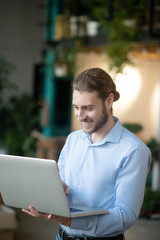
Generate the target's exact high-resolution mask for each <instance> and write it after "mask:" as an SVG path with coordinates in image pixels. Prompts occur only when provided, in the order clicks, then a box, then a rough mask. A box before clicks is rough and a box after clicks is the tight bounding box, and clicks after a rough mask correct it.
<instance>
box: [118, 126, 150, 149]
mask: <svg viewBox="0 0 160 240" xmlns="http://www.w3.org/2000/svg"><path fill="white" fill-rule="evenodd" d="M121 141H122V142H123V144H124V145H126V147H127V146H128V147H129V148H130V149H131V150H133V151H134V150H136V149H141V150H142V151H146V152H148V153H149V152H150V150H149V148H148V147H147V146H146V144H145V143H144V142H143V141H142V140H141V139H140V138H139V137H137V136H136V135H135V134H134V133H132V132H130V131H129V130H127V129H126V128H124V127H123V134H122V138H121Z"/></svg>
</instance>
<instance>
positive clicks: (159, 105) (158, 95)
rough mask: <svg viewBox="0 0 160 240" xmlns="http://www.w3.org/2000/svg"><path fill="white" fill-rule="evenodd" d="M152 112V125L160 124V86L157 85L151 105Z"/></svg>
mask: <svg viewBox="0 0 160 240" xmlns="http://www.w3.org/2000/svg"><path fill="white" fill-rule="evenodd" d="M150 113H151V116H152V118H151V121H152V123H151V125H153V126H155V125H156V126H158V119H159V117H160V116H159V114H160V86H159V84H157V85H156V87H155V89H154V91H153V94H152V97H151V105H150Z"/></svg>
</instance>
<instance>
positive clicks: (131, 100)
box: [72, 52, 160, 141]
mask: <svg viewBox="0 0 160 240" xmlns="http://www.w3.org/2000/svg"><path fill="white" fill-rule="evenodd" d="M134 62H135V66H134V67H129V66H127V67H125V69H124V74H123V75H122V74H118V75H117V76H116V78H115V76H114V75H113V73H111V72H109V74H110V75H111V76H112V78H115V83H116V86H117V90H118V91H119V92H120V95H121V97H120V99H119V100H118V101H117V102H115V103H114V105H113V112H114V115H115V116H117V117H118V118H119V119H120V121H121V123H139V124H141V125H142V127H143V130H142V132H141V133H140V134H141V138H142V140H144V141H148V140H149V139H150V138H153V137H157V132H158V125H159V112H160V111H159V110H160V106H159V104H160V99H159V96H160V86H159V81H160V60H158V59H157V60H149V59H145V60H144V59H136V58H135V59H134ZM90 67H101V68H102V69H104V70H105V71H108V61H107V58H106V56H105V55H104V54H97V53H94V52H91V53H89V54H85V53H80V54H79V55H78V57H77V71H76V74H77V73H79V72H81V71H83V70H85V69H87V68H90ZM72 114H73V113H72ZM72 128H73V130H77V129H80V128H81V124H80V123H79V122H78V121H77V120H76V117H75V116H74V114H73V118H72Z"/></svg>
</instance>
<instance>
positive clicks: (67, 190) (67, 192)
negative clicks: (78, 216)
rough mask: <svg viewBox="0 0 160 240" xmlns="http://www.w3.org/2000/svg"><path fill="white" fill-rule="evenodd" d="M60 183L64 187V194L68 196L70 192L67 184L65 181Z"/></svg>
mask: <svg viewBox="0 0 160 240" xmlns="http://www.w3.org/2000/svg"><path fill="white" fill-rule="evenodd" d="M62 184H63V188H64V191H65V194H66V195H67V196H69V195H70V193H71V190H70V188H69V187H68V185H67V184H66V183H64V182H62Z"/></svg>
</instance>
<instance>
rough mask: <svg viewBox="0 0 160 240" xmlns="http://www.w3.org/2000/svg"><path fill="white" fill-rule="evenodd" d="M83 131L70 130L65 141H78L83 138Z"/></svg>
mask: <svg viewBox="0 0 160 240" xmlns="http://www.w3.org/2000/svg"><path fill="white" fill-rule="evenodd" d="M83 135H84V132H83V130H82V129H80V130H77V131H74V132H71V133H70V134H69V135H68V137H67V141H66V142H67V143H69V142H73V141H79V140H80V139H82V138H83Z"/></svg>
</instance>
